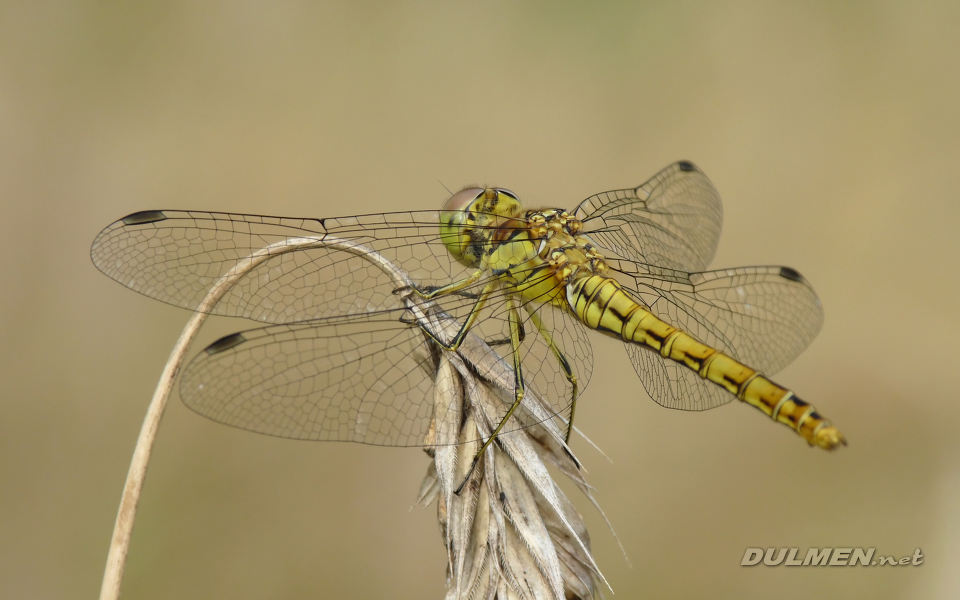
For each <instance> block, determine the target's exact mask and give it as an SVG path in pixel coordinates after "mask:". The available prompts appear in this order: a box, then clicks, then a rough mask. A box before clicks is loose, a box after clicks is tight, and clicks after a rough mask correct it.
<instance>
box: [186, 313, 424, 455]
mask: <svg viewBox="0 0 960 600" xmlns="http://www.w3.org/2000/svg"><path fill="white" fill-rule="evenodd" d="M435 359H436V358H435V355H434V354H433V351H432V349H431V348H430V345H429V344H428V342H426V341H425V340H424V338H423V335H422V334H421V333H420V330H419V329H418V328H415V327H411V326H409V325H406V324H404V323H402V322H400V321H399V320H397V319H390V318H387V317H386V315H384V316H377V317H375V318H373V319H371V320H349V319H345V320H343V321H342V322H333V323H328V324H320V325H316V324H308V323H303V324H292V325H278V326H273V327H266V328H263V329H254V330H250V331H244V332H241V333H236V334H233V335H231V336H227V337H225V338H222V339H220V340H218V341H217V342H215V343H214V344H212V345H211V346H209V347H208V348H207V349H206V350H204V351H203V352H201V353H200V354H198V355H197V357H196V358H194V360H193V361H192V362H191V363H190V365H189V366H188V367H187V368H186V370H185V371H184V374H183V377H182V378H181V380H180V395H181V397H182V398H183V401H184V403H185V404H186V405H187V406H188V407H190V408H191V409H193V410H194V411H196V412H198V413H200V414H201V415H203V416H205V417H208V418H210V419H213V420H214V421H218V422H220V423H224V424H227V425H231V426H233V427H238V428H240V429H247V430H250V431H255V432H258V433H264V434H267V435H273V436H279V437H285V438H293V439H301V440H329V441H352V442H361V443H367V444H377V445H400V446H408V445H420V444H422V443H423V439H424V436H425V435H426V432H427V426H428V424H429V420H430V417H431V415H432V411H433V402H432V398H433V396H432V388H433V383H434V382H433V381H432V380H431V375H433V376H435V374H436V372H437V371H436V364H435V362H434V361H435Z"/></svg>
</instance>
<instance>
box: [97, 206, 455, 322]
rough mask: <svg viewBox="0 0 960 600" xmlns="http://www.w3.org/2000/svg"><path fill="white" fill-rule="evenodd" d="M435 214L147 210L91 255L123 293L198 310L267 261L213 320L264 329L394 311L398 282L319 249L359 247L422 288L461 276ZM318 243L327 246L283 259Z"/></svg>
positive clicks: (116, 227) (351, 256)
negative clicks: (221, 285) (237, 320)
mask: <svg viewBox="0 0 960 600" xmlns="http://www.w3.org/2000/svg"><path fill="white" fill-rule="evenodd" d="M438 224H439V213H438V211H424V212H408V213H387V214H379V215H367V216H358V217H345V218H338V219H321V220H317V219H291V218H281V217H268V216H259V215H239V214H228V213H208V212H198V211H172V210H165V211H144V212H140V213H135V214H133V215H129V216H128V217H125V218H123V219H121V220H119V221H117V222H115V223H113V224H111V225H110V226H108V227H107V228H106V229H104V230H103V231H102V232H101V233H100V234H99V235H98V236H97V238H96V240H94V243H93V247H92V248H91V252H90V254H91V257H92V259H93V262H94V264H95V265H96V266H97V268H98V269H100V270H101V271H103V273H105V274H106V275H107V276H109V277H111V278H113V279H115V280H117V281H119V282H120V283H122V284H123V285H125V286H127V287H129V288H131V289H133V290H135V291H137V292H140V293H142V294H145V295H147V296H150V297H152V298H156V299H158V300H162V301H163V302H167V303H169V304H173V305H176V306H180V307H183V308H188V309H191V310H195V309H196V308H197V306H198V305H199V304H200V302H201V300H202V299H203V298H204V296H205V295H206V293H207V292H208V291H209V290H210V288H211V287H212V286H213V285H214V283H216V282H217V280H219V279H220V278H221V277H223V276H224V275H225V274H227V273H228V272H229V271H230V270H231V269H233V268H234V267H236V266H237V264H238V263H239V262H240V261H241V260H243V259H245V258H247V257H248V256H250V255H252V254H254V253H256V252H264V249H265V248H270V249H269V250H267V251H266V253H267V254H268V255H269V258H268V259H267V260H265V261H264V262H263V263H261V264H260V265H258V266H257V267H255V268H254V269H252V270H251V271H250V272H249V273H248V274H247V275H246V276H245V277H244V278H242V279H241V280H240V281H238V282H237V284H236V285H235V286H233V287H232V288H231V289H230V290H229V291H228V292H227V293H226V295H225V296H224V298H223V299H222V300H221V301H220V302H219V303H218V304H217V305H216V306H215V307H214V308H213V312H214V313H215V314H221V315H227V316H235V317H247V318H250V319H254V320H257V321H263V322H268V323H291V322H296V321H303V320H308V319H317V318H324V317H328V316H332V315H341V314H356V313H364V312H372V311H378V310H384V309H391V308H399V307H400V303H399V301H398V300H397V298H396V297H395V295H394V294H393V293H392V292H393V289H394V288H395V287H396V284H395V282H392V281H391V280H390V278H389V277H388V276H387V275H386V274H385V273H384V271H383V269H382V268H381V267H380V266H379V265H376V264H374V263H373V262H371V260H369V258H370V256H371V254H369V253H368V254H367V255H366V256H365V257H364V256H359V255H357V254H355V253H351V252H348V251H344V250H340V249H336V248H334V247H332V246H331V245H330V244H319V243H320V242H325V241H333V240H339V241H346V242H349V243H352V244H361V245H363V246H365V247H366V248H368V249H370V250H373V251H375V252H377V253H378V254H379V255H380V256H382V257H383V258H385V259H387V260H389V261H391V262H393V263H394V264H395V265H397V266H398V267H400V268H401V269H403V270H404V271H405V272H406V273H407V274H408V275H410V276H411V277H412V278H413V280H414V281H416V282H417V283H419V284H422V285H440V284H445V283H449V282H450V281H451V280H452V279H454V278H458V277H462V276H463V274H464V272H465V268H464V267H462V266H461V265H459V264H458V263H456V262H455V261H453V260H452V259H451V258H450V256H449V254H448V252H447V251H446V249H445V247H444V246H443V244H442V243H441V242H440V239H439V225H438ZM296 240H301V241H302V240H316V241H317V242H318V245H323V246H324V247H318V248H312V249H299V250H296V251H293V252H287V251H284V248H283V246H284V244H287V243H291V242H293V241H296Z"/></svg>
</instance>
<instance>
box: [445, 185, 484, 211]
mask: <svg viewBox="0 0 960 600" xmlns="http://www.w3.org/2000/svg"><path fill="white" fill-rule="evenodd" d="M482 195H483V188H477V187H469V188H465V189H462V190H460V191H459V192H457V193H456V194H454V195H452V196H450V198H449V199H448V200H447V201H446V202H444V204H443V210H467V209H468V208H470V205H471V204H473V201H474V200H476V199H477V198H479V197H480V196H482Z"/></svg>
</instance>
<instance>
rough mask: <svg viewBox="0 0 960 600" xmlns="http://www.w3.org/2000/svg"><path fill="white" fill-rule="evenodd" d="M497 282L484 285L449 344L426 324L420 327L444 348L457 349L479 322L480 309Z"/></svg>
mask: <svg viewBox="0 0 960 600" xmlns="http://www.w3.org/2000/svg"><path fill="white" fill-rule="evenodd" d="M497 283H498V281H497V280H496V279H495V280H493V281H491V282H490V283H488V284H487V285H486V286H484V288H483V291H482V292H480V296H479V297H478V298H477V301H476V303H474V305H473V308H472V309H470V314H469V315H467V318H466V320H465V321H464V322H463V325H462V326H461V327H460V331H458V332H457V335H455V336H454V337H453V340H452V341H451V342H450V343H449V344H448V343H446V342H444V341H443V340H441V339H440V338H438V337H437V336H436V335H435V334H434V333H433V332H432V331H430V330H429V329H428V328H427V327H425V326H424V325H421V326H420V328H421V329H422V330H423V331H424V333H426V334H427V335H428V336H429V337H430V339H432V340H433V341H434V342H436V343H437V344H438V345H439V346H440V347H441V348H443V349H444V350H449V351H450V352H454V351H456V350H457V348H459V347H460V344H462V343H463V340H464V338H466V337H467V333H468V332H469V331H470V328H471V327H473V325H474V323H476V322H477V317H479V316H480V311H481V310H482V309H483V305H484V304H486V302H487V298H489V297H490V293H491V292H493V290H495V289H496V288H497ZM451 293H452V292H451Z"/></svg>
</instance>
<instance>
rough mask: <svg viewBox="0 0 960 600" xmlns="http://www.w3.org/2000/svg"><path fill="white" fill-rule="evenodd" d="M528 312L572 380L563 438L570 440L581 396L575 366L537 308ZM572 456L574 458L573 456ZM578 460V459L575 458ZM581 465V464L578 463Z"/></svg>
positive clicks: (569, 379)
mask: <svg viewBox="0 0 960 600" xmlns="http://www.w3.org/2000/svg"><path fill="white" fill-rule="evenodd" d="M527 313H528V314H529V315H530V320H531V321H533V325H534V326H535V327H536V328H537V332H538V333H539V334H540V335H541V336H543V339H544V340H546V342H547V344H548V345H549V346H550V349H551V350H552V351H553V355H554V356H555V357H556V358H557V362H558V363H560V368H561V369H563V374H564V376H565V377H566V378H567V381H569V382H570V386H571V387H572V388H573V393H572V394H571V400H570V418H569V420H568V421H567V435H566V436H565V437H564V438H563V441H564V442H569V441H570V433H571V432H572V431H573V416H574V413H576V411H577V396H579V393H578V392H579V391H580V387H579V384H578V383H577V376H576V375H575V374H574V372H573V368H572V367H571V366H570V361H568V360H567V357H566V356H564V354H563V351H561V350H560V348H559V347H558V346H557V344H556V342H554V341H553V336H552V335H550V332H549V331H548V330H547V329H546V328H545V327H544V326H543V320H542V319H541V318H540V315H539V314H538V313H537V312H536V310H528V311H527ZM571 458H573V457H572V456H571ZM573 460H574V462H576V460H577V459H575V458H574V459H573ZM578 466H579V465H578Z"/></svg>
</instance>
